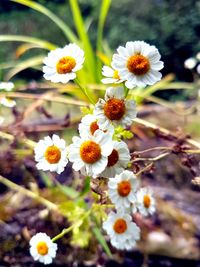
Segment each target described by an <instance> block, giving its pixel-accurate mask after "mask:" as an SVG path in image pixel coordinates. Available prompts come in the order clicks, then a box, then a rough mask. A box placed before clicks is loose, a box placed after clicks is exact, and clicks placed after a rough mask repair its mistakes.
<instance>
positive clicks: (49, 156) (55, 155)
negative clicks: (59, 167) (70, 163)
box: [44, 146, 61, 164]
mask: <svg viewBox="0 0 200 267" xmlns="http://www.w3.org/2000/svg"><path fill="white" fill-rule="evenodd" d="M44 157H45V159H46V160H47V161H48V162H49V163H50V164H55V163H58V162H59V160H60V158H61V152H60V149H59V148H58V147H57V146H49V147H47V149H46V151H45V153H44Z"/></svg>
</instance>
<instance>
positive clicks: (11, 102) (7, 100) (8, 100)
mask: <svg viewBox="0 0 200 267" xmlns="http://www.w3.org/2000/svg"><path fill="white" fill-rule="evenodd" d="M0 104H1V105H3V106H5V107H7V108H13V107H15V106H16V102H15V100H12V99H11V98H9V97H2V98H0Z"/></svg>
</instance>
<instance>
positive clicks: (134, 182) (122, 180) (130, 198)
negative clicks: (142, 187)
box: [108, 170, 139, 209]
mask: <svg viewBox="0 0 200 267" xmlns="http://www.w3.org/2000/svg"><path fill="white" fill-rule="evenodd" d="M138 186H139V182H138V179H137V178H136V177H135V175H134V174H133V173H132V172H131V171H128V170H125V171H123V172H122V173H121V174H118V175H116V176H115V177H114V178H110V179H109V182H108V195H109V198H110V200H111V201H112V203H113V204H115V206H116V208H117V209H126V208H129V207H130V205H131V203H135V202H136V191H137V190H138Z"/></svg>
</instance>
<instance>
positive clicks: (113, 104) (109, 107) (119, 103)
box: [104, 98, 126, 120]
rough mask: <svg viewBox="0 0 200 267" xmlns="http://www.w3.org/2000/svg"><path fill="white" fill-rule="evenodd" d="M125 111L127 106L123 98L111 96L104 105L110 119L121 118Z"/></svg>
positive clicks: (106, 114) (105, 112)
mask: <svg viewBox="0 0 200 267" xmlns="http://www.w3.org/2000/svg"><path fill="white" fill-rule="evenodd" d="M125 112H126V107H125V104H124V101H123V100H121V99H117V98H111V99H109V100H108V101H107V102H106V103H105V105H104V114H105V116H106V117H107V118H108V119H110V120H120V119H121V118H122V117H123V116H124V114H125Z"/></svg>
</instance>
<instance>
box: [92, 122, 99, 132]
mask: <svg viewBox="0 0 200 267" xmlns="http://www.w3.org/2000/svg"><path fill="white" fill-rule="evenodd" d="M98 129H99V126H98V124H97V121H93V122H92V123H91V124H90V132H91V134H92V135H93V134H94V133H95V131H96V130H98Z"/></svg>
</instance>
